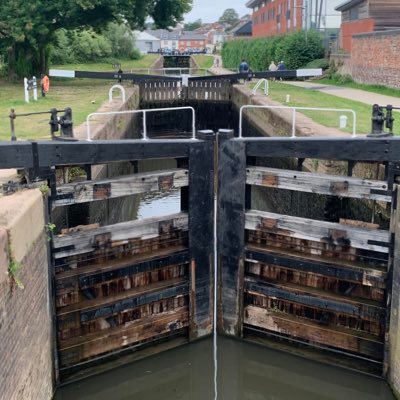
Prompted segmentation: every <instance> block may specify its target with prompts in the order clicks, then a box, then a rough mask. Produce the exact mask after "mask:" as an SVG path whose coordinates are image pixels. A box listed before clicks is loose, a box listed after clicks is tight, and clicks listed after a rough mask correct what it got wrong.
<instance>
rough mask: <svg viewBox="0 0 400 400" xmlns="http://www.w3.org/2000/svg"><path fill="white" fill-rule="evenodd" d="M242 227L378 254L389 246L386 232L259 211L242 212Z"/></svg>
mask: <svg viewBox="0 0 400 400" xmlns="http://www.w3.org/2000/svg"><path fill="white" fill-rule="evenodd" d="M246 229H249V230H253V231H257V230H260V231H264V232H273V233H276V234H279V235H283V236H289V237H294V238H298V239H302V240H311V241H316V242H323V243H331V244H334V245H339V246H344V247H352V248H355V249H365V250H371V251H376V252H380V253H388V252H389V245H390V232H388V231H384V230H371V229H363V228H358V227H353V226H350V225H342V224H337V223H332V222H325V221H316V220H311V219H306V218H298V217H293V216H288V215H281V214H274V213H269V212H262V211H249V212H247V213H246Z"/></svg>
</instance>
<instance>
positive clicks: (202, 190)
mask: <svg viewBox="0 0 400 400" xmlns="http://www.w3.org/2000/svg"><path fill="white" fill-rule="evenodd" d="M197 138H198V139H200V140H201V141H200V142H198V143H195V144H194V145H193V146H191V148H190V153H189V202H188V204H189V251H190V260H191V263H190V339H191V340H194V339H197V338H200V337H202V336H205V335H209V334H211V332H212V329H213V322H212V321H213V311H212V310H213V302H212V293H213V290H212V289H213V277H214V273H213V270H214V268H213V267H214V168H215V167H214V146H215V134H214V132H213V131H209V130H208V131H199V132H198V133H197Z"/></svg>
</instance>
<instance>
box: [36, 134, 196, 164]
mask: <svg viewBox="0 0 400 400" xmlns="http://www.w3.org/2000/svg"><path fill="white" fill-rule="evenodd" d="M192 146H198V143H197V142H194V141H189V140H188V141H184V140H174V139H168V140H151V141H150V140H149V141H144V140H96V141H92V142H83V141H77V142H48V141H43V142H39V143H38V152H39V160H40V166H43V167H45V166H55V165H79V164H91V165H94V164H104V163H108V162H114V161H132V160H143V159H149V158H157V159H159V158H181V157H188V155H189V149H190V147H192Z"/></svg>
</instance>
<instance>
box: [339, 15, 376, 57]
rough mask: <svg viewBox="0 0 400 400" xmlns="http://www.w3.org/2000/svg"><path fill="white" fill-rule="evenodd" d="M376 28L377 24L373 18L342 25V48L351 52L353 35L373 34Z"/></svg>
mask: <svg viewBox="0 0 400 400" xmlns="http://www.w3.org/2000/svg"><path fill="white" fill-rule="evenodd" d="M374 27H375V22H374V20H373V19H371V18H367V19H361V20H358V21H351V22H344V23H342V26H341V27H340V44H341V46H340V47H341V48H342V49H343V50H346V51H351V49H352V43H353V35H356V34H358V33H365V32H373V31H374Z"/></svg>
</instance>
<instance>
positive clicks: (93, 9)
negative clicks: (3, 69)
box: [0, 0, 192, 78]
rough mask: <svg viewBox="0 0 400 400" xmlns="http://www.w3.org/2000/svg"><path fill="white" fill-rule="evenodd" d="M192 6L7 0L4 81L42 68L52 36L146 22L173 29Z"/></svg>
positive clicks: (0, 9) (183, 2)
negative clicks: (113, 23) (5, 70)
mask: <svg viewBox="0 0 400 400" xmlns="http://www.w3.org/2000/svg"><path fill="white" fill-rule="evenodd" d="M191 7H192V0H29V1H26V0H12V1H11V0H10V1H1V2H0V21H2V22H1V25H0V50H1V51H2V52H3V53H4V54H5V58H6V63H7V67H8V72H9V76H10V77H11V78H13V77H15V75H19V76H21V75H30V74H31V73H32V72H34V71H35V72H45V71H46V69H47V63H48V55H49V45H50V44H51V43H52V42H53V40H54V35H55V32H56V31H57V30H58V29H60V28H64V29H67V30H71V29H81V28H90V27H91V28H93V29H94V30H95V31H101V30H102V29H104V28H105V27H106V26H107V24H108V23H109V22H117V23H121V22H123V21H126V22H127V23H128V24H129V25H130V27H131V28H132V29H135V28H139V27H142V26H143V25H144V23H145V20H146V18H147V17H151V18H153V20H154V22H155V26H156V27H158V28H168V27H171V26H175V25H176V24H177V23H178V22H180V21H182V19H183V16H184V14H185V13H187V12H189V11H190V10H191Z"/></svg>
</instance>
